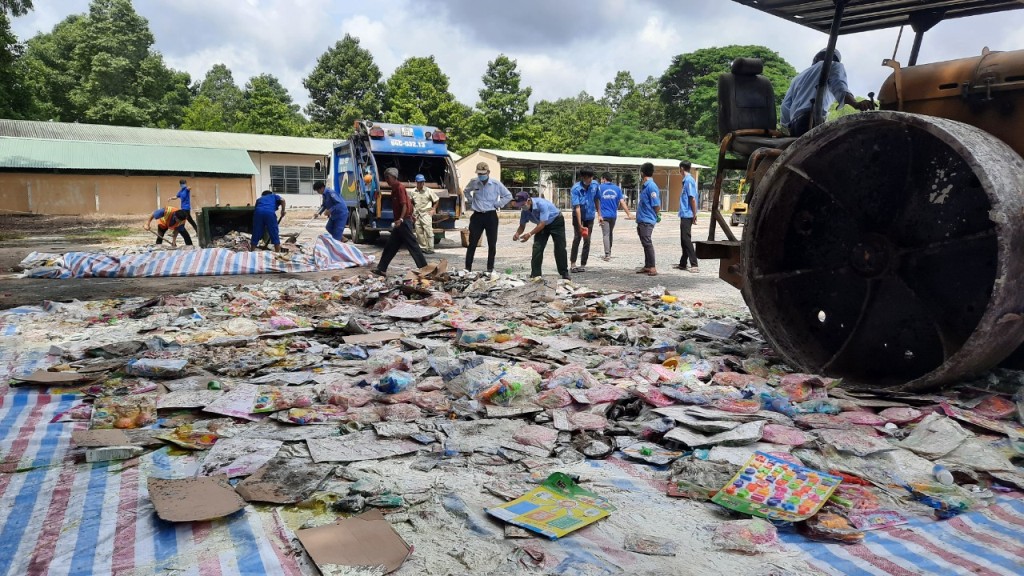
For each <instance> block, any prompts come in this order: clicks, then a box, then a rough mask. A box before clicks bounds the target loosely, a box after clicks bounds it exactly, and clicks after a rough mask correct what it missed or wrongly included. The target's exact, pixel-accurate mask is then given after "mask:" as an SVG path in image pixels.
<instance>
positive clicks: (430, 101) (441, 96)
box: [384, 56, 472, 146]
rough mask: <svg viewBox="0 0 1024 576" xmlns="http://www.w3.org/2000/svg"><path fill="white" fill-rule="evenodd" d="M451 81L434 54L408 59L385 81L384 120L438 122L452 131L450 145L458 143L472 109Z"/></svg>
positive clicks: (441, 126) (439, 126) (401, 122)
mask: <svg viewBox="0 0 1024 576" xmlns="http://www.w3.org/2000/svg"><path fill="white" fill-rule="evenodd" d="M448 84H449V80H448V76H447V75H445V73H444V72H442V71H441V68H440V67H439V66H438V65H437V62H436V61H435V60H434V57H433V56H428V57H425V58H424V57H412V58H409V59H407V60H406V61H405V62H402V64H401V65H400V66H399V67H398V68H396V69H395V72H394V73H393V74H392V75H391V77H390V78H388V80H387V82H386V83H385V85H384V121H385V122H395V123H398V124H427V125H431V126H436V127H438V128H440V129H442V130H445V131H446V132H448V133H449V137H450V138H449V146H458V139H459V136H460V135H461V134H463V133H464V132H465V130H464V129H465V128H466V122H467V121H468V119H469V117H470V116H471V114H472V110H471V109H470V108H469V106H466V105H465V104H463V103H461V102H459V101H458V100H456V99H455V96H454V95H453V94H452V93H451V92H449V91H448Z"/></svg>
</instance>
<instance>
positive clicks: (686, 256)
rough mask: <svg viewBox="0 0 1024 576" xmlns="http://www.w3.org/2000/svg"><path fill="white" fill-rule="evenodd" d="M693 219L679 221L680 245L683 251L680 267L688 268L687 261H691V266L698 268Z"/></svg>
mask: <svg viewBox="0 0 1024 576" xmlns="http://www.w3.org/2000/svg"><path fill="white" fill-rule="evenodd" d="M692 231H693V218H680V219H679V245H680V246H681V247H682V249H683V254H682V256H680V257H679V267H680V268H686V261H687V260H689V261H690V266H694V267H696V266H697V251H696V250H694V249H693V238H692V237H691V236H692Z"/></svg>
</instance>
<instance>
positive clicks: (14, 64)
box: [0, 2, 32, 118]
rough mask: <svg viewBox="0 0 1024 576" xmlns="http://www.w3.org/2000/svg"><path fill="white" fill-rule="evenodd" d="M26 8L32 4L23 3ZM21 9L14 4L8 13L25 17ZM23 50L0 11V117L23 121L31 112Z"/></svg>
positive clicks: (7, 20)
mask: <svg viewBox="0 0 1024 576" xmlns="http://www.w3.org/2000/svg"><path fill="white" fill-rule="evenodd" d="M25 4H27V5H28V8H31V7H32V4H31V2H25ZM24 10H25V9H24V8H23V7H22V6H19V5H18V3H15V5H14V6H12V7H11V14H14V15H19V14H24V13H25V12H24ZM24 51H25V48H24V46H22V45H21V44H20V43H19V42H18V38H17V37H16V36H15V35H14V32H13V31H12V30H11V22H10V19H9V18H8V17H7V13H6V12H5V11H4V10H2V9H0V118H24V117H27V116H28V115H29V114H30V113H31V109H32V92H31V90H30V89H29V86H28V85H27V84H26V76H27V72H28V69H27V66H26V63H25V61H24V58H23V55H24Z"/></svg>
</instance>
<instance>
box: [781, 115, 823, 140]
mask: <svg viewBox="0 0 1024 576" xmlns="http://www.w3.org/2000/svg"><path fill="white" fill-rule="evenodd" d="M824 123H825V119H824V118H821V119H819V120H818V123H817V124H815V126H820V125H822V124H824ZM810 131H811V111H810V110H805V111H803V112H800V113H799V114H797V115H796V116H793V120H791V121H790V123H789V135H790V136H792V137H794V138H799V137H800V136H803V135H804V134H806V133H808V132H810Z"/></svg>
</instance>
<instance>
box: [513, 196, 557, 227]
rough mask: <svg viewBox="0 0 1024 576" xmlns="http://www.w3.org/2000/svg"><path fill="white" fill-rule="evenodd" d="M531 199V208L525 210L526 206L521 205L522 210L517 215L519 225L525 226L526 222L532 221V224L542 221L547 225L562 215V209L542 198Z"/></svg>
mask: <svg viewBox="0 0 1024 576" xmlns="http://www.w3.org/2000/svg"><path fill="white" fill-rule="evenodd" d="M532 200H533V208H532V209H530V210H527V209H526V206H523V212H522V214H521V215H520V216H519V225H520V226H525V225H526V223H527V222H533V223H534V224H540V223H541V222H544V225H545V226H547V225H548V224H551V223H552V222H554V221H555V220H556V219H557V218H558V217H559V216H561V215H562V211H561V210H559V209H558V206H555V205H554V204H552V203H551V202H548V201H547V200H545V199H543V198H533V199H532Z"/></svg>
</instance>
